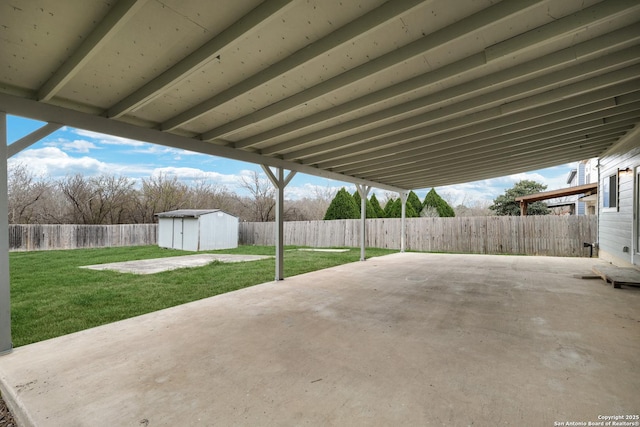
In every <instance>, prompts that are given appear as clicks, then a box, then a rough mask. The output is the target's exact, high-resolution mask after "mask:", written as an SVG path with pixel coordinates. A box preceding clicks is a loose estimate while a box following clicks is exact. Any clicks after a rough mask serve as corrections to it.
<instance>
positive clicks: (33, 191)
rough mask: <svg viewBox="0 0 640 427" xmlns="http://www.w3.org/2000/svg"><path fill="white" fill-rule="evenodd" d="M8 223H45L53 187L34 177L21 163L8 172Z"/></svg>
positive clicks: (46, 181)
mask: <svg viewBox="0 0 640 427" xmlns="http://www.w3.org/2000/svg"><path fill="white" fill-rule="evenodd" d="M7 184H8V190H9V194H8V196H9V222H10V223H12V224H32V223H43V222H46V218H47V216H48V214H47V211H48V207H47V201H48V199H50V197H51V193H52V191H53V187H54V185H53V184H52V183H51V182H50V181H49V180H46V179H43V178H40V179H39V178H38V177H36V176H35V175H34V174H33V173H32V172H30V171H29V169H28V168H27V166H26V165H24V164H22V163H18V164H14V165H12V166H11V167H10V168H9V171H8V181H7Z"/></svg>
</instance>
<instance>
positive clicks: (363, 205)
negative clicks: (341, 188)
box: [356, 184, 371, 261]
mask: <svg viewBox="0 0 640 427" xmlns="http://www.w3.org/2000/svg"><path fill="white" fill-rule="evenodd" d="M356 188H357V189H358V194H360V261H364V260H366V259H367V258H366V254H365V244H366V237H367V197H368V196H369V191H371V186H369V185H362V184H356Z"/></svg>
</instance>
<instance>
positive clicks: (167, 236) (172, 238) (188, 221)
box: [158, 211, 238, 251]
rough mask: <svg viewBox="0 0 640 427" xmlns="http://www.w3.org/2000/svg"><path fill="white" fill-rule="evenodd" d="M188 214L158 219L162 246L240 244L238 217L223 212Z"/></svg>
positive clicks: (222, 246) (199, 247) (192, 248)
mask: <svg viewBox="0 0 640 427" xmlns="http://www.w3.org/2000/svg"><path fill="white" fill-rule="evenodd" d="M185 212H188V211H185ZM185 215H186V216H181V215H178V214H176V216H170V217H159V218H158V246H160V247H162V248H170V249H182V250H185V251H207V250H214V249H231V248H237V247H238V218H236V217H234V216H233V215H229V214H227V213H225V212H222V211H216V212H210V213H204V214H198V215H196V216H195V217H194V216H190V214H188V213H187V214H185Z"/></svg>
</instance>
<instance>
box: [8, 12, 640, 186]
mask: <svg viewBox="0 0 640 427" xmlns="http://www.w3.org/2000/svg"><path fill="white" fill-rule="evenodd" d="M14 3H15V2H14ZM14 3H12V2H7V1H3V2H0V59H1V60H2V61H0V62H2V63H3V64H6V66H3V67H0V111H5V112H7V113H9V114H15V115H20V116H25V117H31V118H34V119H39V120H43V121H45V122H49V123H51V125H52V127H55V126H56V125H57V126H59V125H69V126H73V127H77V128H83V129H89V130H92V131H96V132H102V133H108V134H112V135H117V136H121V137H126V138H132V139H138V140H142V141H149V142H154V143H158V144H163V145H167V146H172V147H178V148H183V149H187V150H191V151H196V152H202V153H208V154H213V155H218V156H223V157H228V158H233V159H236V160H242V161H248V162H253V163H258V164H263V165H269V166H275V167H281V168H285V169H290V170H295V171H298V172H303V173H308V174H313V175H319V176H324V177H328V178H333V179H339V180H342V181H349V182H354V183H361V184H367V185H373V186H375V187H378V188H382V189H390V190H398V189H401V190H408V189H418V188H425V187H433V186H440V185H446V184H455V183H462V182H469V181H473V180H480V179H485V178H492V177H497V176H503V175H506V174H511V173H517V172H523V171H528V170H533V169H538V168H544V167H549V166H554V165H559V164H563V163H567V162H571V161H578V160H581V159H586V158H590V157H597V156H600V155H602V154H603V153H605V152H606V151H607V150H608V149H609V148H610V147H611V146H612V145H613V144H615V143H616V142H617V141H619V140H620V139H621V138H624V137H625V135H627V134H628V133H629V132H630V130H631V129H633V128H634V126H636V128H637V124H638V123H639V122H640V48H639V46H640V31H638V25H639V23H640V2H638V1H637V0H605V1H599V0H519V1H502V2H495V1H494V0H459V1H455V2H452V1H450V0H391V1H387V2H384V1H383V0H367V1H356V0H354V1H342V0H309V1H298V0H269V1H260V0H238V1H233V2H230V1H227V0H215V1H212V0H162V1H147V0H120V1H115V2H105V1H83V2H65V1H50V0H32V1H29V2H20V3H19V5H18V6H16V4H14ZM12 145H13V144H12ZM17 145H20V144H16V147H11V146H10V148H9V152H10V153H11V152H15V151H16V150H17V149H18V147H17ZM14 149H15V150H14Z"/></svg>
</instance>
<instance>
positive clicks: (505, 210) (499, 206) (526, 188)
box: [489, 179, 549, 216]
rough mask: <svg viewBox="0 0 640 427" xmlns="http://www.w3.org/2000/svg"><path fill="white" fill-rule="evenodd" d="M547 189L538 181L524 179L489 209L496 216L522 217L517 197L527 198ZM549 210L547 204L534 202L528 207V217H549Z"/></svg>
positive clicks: (497, 199)
mask: <svg viewBox="0 0 640 427" xmlns="http://www.w3.org/2000/svg"><path fill="white" fill-rule="evenodd" d="M546 189H547V186H546V185H544V184H541V183H539V182H536V181H532V180H528V179H524V180H522V181H520V182H517V183H516V184H515V185H514V186H513V187H512V188H508V189H507V190H505V192H504V194H502V195H500V196H498V197H496V198H495V199H494V200H493V205H491V206H489V209H491V210H492V211H494V212H495V213H496V215H511V216H519V215H520V203H519V202H516V197H520V196H526V195H529V194H534V193H540V192H541V191H544V190H546ZM548 214H549V208H547V205H546V203H543V202H534V203H530V204H529V206H528V207H527V215H548Z"/></svg>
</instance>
